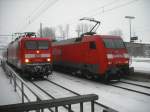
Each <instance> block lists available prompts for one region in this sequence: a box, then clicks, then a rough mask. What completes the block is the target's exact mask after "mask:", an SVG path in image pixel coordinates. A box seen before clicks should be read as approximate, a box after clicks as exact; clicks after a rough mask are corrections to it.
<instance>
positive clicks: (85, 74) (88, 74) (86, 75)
mask: <svg viewBox="0 0 150 112" xmlns="http://www.w3.org/2000/svg"><path fill="white" fill-rule="evenodd" d="M84 76H85V77H86V78H87V79H92V78H93V76H92V75H91V73H90V72H89V71H87V70H86V71H84Z"/></svg>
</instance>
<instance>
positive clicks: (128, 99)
mask: <svg viewBox="0 0 150 112" xmlns="http://www.w3.org/2000/svg"><path fill="white" fill-rule="evenodd" d="M131 66H133V67H134V68H135V71H137V72H145V73H150V58H132V64H131ZM53 74H54V75H52V76H50V77H49V79H50V80H52V81H54V82H56V83H58V84H60V85H62V86H65V87H67V88H69V89H71V90H73V91H76V92H78V93H80V94H90V93H94V94H97V95H98V96H99V100H98V102H100V103H102V104H104V105H107V106H109V107H111V108H113V109H116V110H118V111H120V112H150V106H149V105H150V96H146V95H142V94H139V93H134V92H130V91H126V90H122V89H119V88H115V87H111V86H108V85H104V84H101V83H99V82H96V81H90V80H86V79H80V78H78V77H72V76H68V75H65V74H63V73H57V72H54V73H53ZM27 83H28V85H30V87H31V88H32V90H34V91H35V92H36V93H37V94H38V95H39V96H40V98H41V99H43V100H44V99H49V97H48V96H47V95H46V94H43V93H42V92H41V91H39V90H37V89H36V88H35V87H33V86H31V85H32V84H29V82H27ZM37 83H39V82H37ZM135 83H138V84H143V85H146V86H150V83H148V82H135ZM39 84H40V85H41V86H42V87H43V88H45V89H46V90H47V92H49V93H50V92H53V91H51V90H54V89H55V88H51V87H52V86H50V85H48V84H46V83H45V82H44V81H43V82H42V83H39ZM46 85H47V86H46ZM123 86H124V85H123ZM135 89H136V88H135ZM0 91H1V92H0V105H6V104H13V103H20V102H21V97H20V93H15V92H14V88H13V87H12V85H11V84H10V83H9V79H8V78H7V76H6V75H5V73H4V72H3V70H2V68H1V67H0ZM143 91H144V90H143ZM55 92H56V91H55ZM146 92H149V90H148V91H146ZM26 93H27V94H28V95H29V96H30V98H31V99H32V101H35V97H34V96H33V95H31V93H30V92H29V91H26ZM59 94H60V95H61V94H62V90H61V89H60V93H59V90H58V91H57V93H56V95H57V96H59ZM66 95H67V94H66Z"/></svg>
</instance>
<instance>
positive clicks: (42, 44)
mask: <svg viewBox="0 0 150 112" xmlns="http://www.w3.org/2000/svg"><path fill="white" fill-rule="evenodd" d="M25 47H26V49H29V50H37V49H41V50H46V49H48V48H49V42H48V41H26V42H25Z"/></svg>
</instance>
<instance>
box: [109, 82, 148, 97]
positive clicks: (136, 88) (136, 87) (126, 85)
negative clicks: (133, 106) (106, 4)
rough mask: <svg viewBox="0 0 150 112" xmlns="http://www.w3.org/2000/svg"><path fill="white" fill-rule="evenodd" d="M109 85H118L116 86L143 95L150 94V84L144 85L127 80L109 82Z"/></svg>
mask: <svg viewBox="0 0 150 112" xmlns="http://www.w3.org/2000/svg"><path fill="white" fill-rule="evenodd" d="M108 85H109V86H113V87H116V88H120V89H124V90H127V91H131V92H135V93H139V94H142V95H146V96H150V87H149V86H144V85H140V84H135V83H131V82H126V81H118V82H117V83H109V84H108Z"/></svg>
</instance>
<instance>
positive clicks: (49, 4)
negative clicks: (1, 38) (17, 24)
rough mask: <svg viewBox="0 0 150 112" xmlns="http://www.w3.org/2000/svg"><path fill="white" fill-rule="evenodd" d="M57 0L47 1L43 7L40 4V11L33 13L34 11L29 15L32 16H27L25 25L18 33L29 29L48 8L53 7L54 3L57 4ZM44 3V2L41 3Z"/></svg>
mask: <svg viewBox="0 0 150 112" xmlns="http://www.w3.org/2000/svg"><path fill="white" fill-rule="evenodd" d="M58 1H59V0H48V1H47V2H46V3H45V4H44V5H42V4H41V6H40V7H41V9H39V10H38V11H36V9H37V8H36V9H35V11H36V12H35V13H34V11H33V12H32V13H31V14H32V15H30V16H28V20H27V21H26V23H25V24H24V25H23V26H22V27H21V28H20V30H19V31H22V30H24V29H26V28H27V27H29V26H30V25H31V24H32V23H33V22H34V21H35V20H37V19H38V18H39V17H40V16H41V15H42V14H44V13H45V12H46V11H47V10H48V9H49V8H50V7H52V6H53V5H55V3H57V2H58ZM42 3H44V1H43V2H42Z"/></svg>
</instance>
